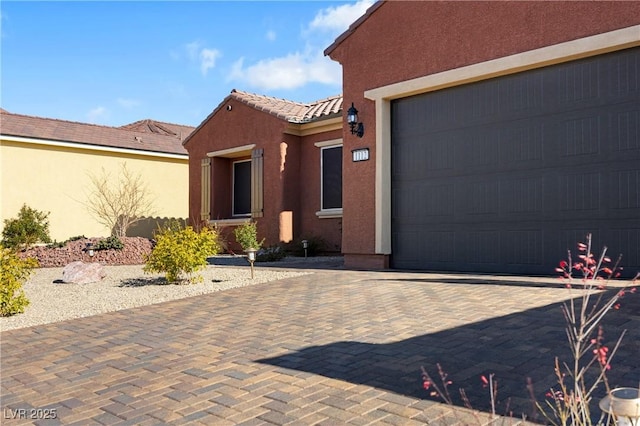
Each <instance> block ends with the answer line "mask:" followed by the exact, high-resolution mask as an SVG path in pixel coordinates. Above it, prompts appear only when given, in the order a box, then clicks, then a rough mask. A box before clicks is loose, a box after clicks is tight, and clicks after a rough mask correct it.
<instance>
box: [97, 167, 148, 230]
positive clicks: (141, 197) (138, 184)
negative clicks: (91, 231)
mask: <svg viewBox="0 0 640 426" xmlns="http://www.w3.org/2000/svg"><path fill="white" fill-rule="evenodd" d="M89 179H90V181H91V190H90V193H89V195H88V197H87V202H86V203H85V206H86V207H87V210H88V211H89V213H91V214H92V215H93V216H94V217H95V219H96V220H97V221H98V222H99V223H101V224H102V225H104V226H106V227H108V228H109V229H110V230H111V234H112V235H115V236H117V237H124V236H126V234H127V229H129V227H131V225H133V224H134V223H136V222H138V221H140V220H142V219H143V218H144V217H145V216H152V215H153V214H154V209H153V201H152V200H151V192H150V190H149V187H148V186H147V184H146V183H145V182H144V180H143V178H142V176H141V175H140V174H133V173H132V172H131V171H130V170H129V169H128V167H127V163H126V162H123V163H122V165H121V167H120V172H119V176H117V177H116V178H115V179H114V178H113V177H112V175H111V173H109V172H107V171H106V170H105V169H104V168H102V172H101V173H100V174H98V175H96V174H89Z"/></svg>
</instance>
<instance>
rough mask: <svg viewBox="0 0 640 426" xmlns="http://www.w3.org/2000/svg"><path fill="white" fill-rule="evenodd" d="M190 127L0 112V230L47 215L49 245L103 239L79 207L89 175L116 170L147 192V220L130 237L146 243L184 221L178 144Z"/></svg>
mask: <svg viewBox="0 0 640 426" xmlns="http://www.w3.org/2000/svg"><path fill="white" fill-rule="evenodd" d="M193 129H194V128H193V127H189V126H180V125H176V124H169V123H162V122H156V121H152V120H143V121H138V122H136V123H132V124H129V125H126V126H123V127H107V126H97V125H93V124H85V123H76V122H70V121H62V120H56V119H49V118H42V117H31V116H26V115H20V114H12V113H8V112H7V111H4V110H2V111H0V190H1V194H0V195H1V196H0V200H1V202H2V204H1V206H0V215H1V216H0V219H1V221H0V227H1V226H3V225H4V220H5V219H9V218H14V217H16V216H17V213H18V211H19V209H20V207H21V206H22V204H25V203H26V204H27V205H28V206H29V207H32V208H34V209H37V210H40V211H45V212H50V215H49V222H50V231H51V237H52V238H53V239H55V240H58V241H63V240H66V239H68V238H70V237H73V236H77V235H85V236H87V237H93V236H108V235H109V234H110V233H111V230H110V229H107V228H105V227H104V226H102V225H100V224H99V223H98V222H97V221H96V219H95V218H94V217H93V216H91V215H90V214H89V212H88V210H87V208H86V206H85V204H86V201H87V195H88V194H89V192H90V191H91V182H90V177H89V176H90V175H94V176H100V175H101V174H102V170H103V169H104V170H105V171H106V172H108V173H111V175H112V176H113V179H114V181H115V180H116V179H118V175H117V174H118V173H119V172H120V170H121V165H122V164H123V163H126V165H127V167H128V169H129V171H131V172H132V173H133V174H135V175H137V174H139V175H141V176H142V179H143V180H144V182H145V183H146V184H147V185H148V188H149V190H150V194H151V196H152V200H153V206H154V218H147V220H145V222H144V223H142V224H139V225H138V226H134V227H133V228H132V229H131V235H142V236H151V233H152V231H153V228H154V227H155V224H156V222H157V219H164V218H180V219H186V218H187V217H188V216H187V215H188V195H187V188H188V185H189V184H188V157H187V152H186V150H185V149H184V148H183V147H182V141H183V140H184V139H185V138H186V137H187V136H188V135H189V133H191V131H193Z"/></svg>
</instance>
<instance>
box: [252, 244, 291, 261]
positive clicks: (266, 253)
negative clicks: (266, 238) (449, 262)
mask: <svg viewBox="0 0 640 426" xmlns="http://www.w3.org/2000/svg"><path fill="white" fill-rule="evenodd" d="M286 255H287V254H286V253H285V251H284V250H283V249H282V247H280V246H278V245H276V246H271V247H267V248H263V249H260V250H259V251H258V253H256V262H277V261H279V260H282V259H283V258H284V257H285V256H286Z"/></svg>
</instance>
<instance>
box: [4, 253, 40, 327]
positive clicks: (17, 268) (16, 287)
mask: <svg viewBox="0 0 640 426" xmlns="http://www.w3.org/2000/svg"><path fill="white" fill-rule="evenodd" d="M0 251H1V253H2V254H1V255H0V260H1V261H0V316H3V317H8V316H11V315H15V314H19V313H22V312H24V309H25V308H26V307H27V305H28V304H29V300H28V299H27V297H26V296H25V295H24V291H23V290H22V284H23V283H24V282H25V281H26V280H27V278H29V275H31V273H32V272H33V268H35V267H37V266H38V262H37V261H36V260H35V259H32V258H28V259H20V258H19V257H18V255H17V254H16V253H15V252H14V251H13V250H11V249H8V248H2V249H0Z"/></svg>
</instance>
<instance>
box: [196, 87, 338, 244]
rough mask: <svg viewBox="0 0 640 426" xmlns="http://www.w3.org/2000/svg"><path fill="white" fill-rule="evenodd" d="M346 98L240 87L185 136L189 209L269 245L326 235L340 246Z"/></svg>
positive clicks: (208, 221)
mask: <svg viewBox="0 0 640 426" xmlns="http://www.w3.org/2000/svg"><path fill="white" fill-rule="evenodd" d="M341 111H342V97H341V96H336V97H331V98H327V99H324V100H320V101H318V102H314V103H311V104H304V103H298V102H293V101H288V100H284V99H278V98H274V97H269V96H262V95H256V94H252V93H247V92H243V91H239V90H233V91H232V92H231V94H230V95H229V96H227V97H226V98H225V99H224V100H223V101H222V102H221V103H220V104H219V105H218V107H217V108H215V109H214V110H213V112H212V113H211V114H210V115H209V116H208V117H207V118H206V119H205V120H204V121H203V122H202V124H200V126H198V127H197V128H196V130H194V132H193V133H192V134H191V135H190V136H189V137H188V138H187V139H186V140H185V141H184V147H185V148H186V149H187V151H188V152H189V212H190V217H191V218H194V217H197V218H199V220H201V221H202V222H206V223H211V224H217V225H220V226H224V227H230V228H233V227H234V226H237V225H238V224H241V223H244V222H247V221H249V220H252V219H253V220H255V221H257V223H258V231H259V234H260V235H259V237H260V238H263V237H264V238H266V241H265V244H266V245H272V244H276V243H278V242H290V241H292V240H293V239H295V238H304V237H321V238H322V239H323V240H324V241H325V243H326V249H328V250H332V251H340V246H341V241H342V236H341V231H342V225H341V222H342V184H343V182H342V162H343V152H342V135H343V132H342V115H341Z"/></svg>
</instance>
